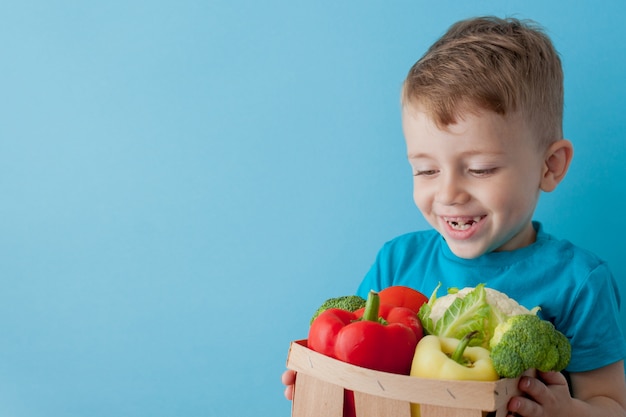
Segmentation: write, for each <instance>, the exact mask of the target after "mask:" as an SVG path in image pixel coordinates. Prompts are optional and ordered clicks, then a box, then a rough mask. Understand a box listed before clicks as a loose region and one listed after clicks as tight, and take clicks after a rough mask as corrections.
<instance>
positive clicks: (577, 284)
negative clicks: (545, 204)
mask: <svg viewBox="0 0 626 417" xmlns="http://www.w3.org/2000/svg"><path fill="white" fill-rule="evenodd" d="M534 226H535V229H536V230H537V240H536V241H535V243H533V244H531V245H529V246H526V247H523V248H521V249H517V250H514V251H503V252H491V253H487V254H485V255H482V256H480V257H478V258H475V259H463V258H459V257H457V256H456V255H454V254H453V253H452V251H451V250H450V248H449V247H448V245H447V244H446V242H445V240H444V239H443V237H442V236H441V235H440V234H439V233H437V232H436V231H434V230H429V231H421V232H413V233H408V234H405V235H402V236H399V237H397V238H395V239H393V240H391V241H389V242H387V243H386V244H385V245H384V246H383V248H382V249H381V250H380V252H379V253H378V256H377V258H376V262H375V263H374V265H373V266H372V267H371V269H370V271H369V272H368V273H367V275H366V276H365V278H364V279H363V282H362V283H361V285H360V286H359V289H358V291H357V294H358V295H360V296H362V297H367V293H368V292H369V291H370V289H373V290H376V291H379V290H381V289H383V288H385V287H389V286H391V285H405V286H407V287H412V288H414V289H416V290H418V291H420V292H422V293H423V294H425V295H426V296H430V295H431V293H432V291H433V290H434V289H435V287H436V286H437V284H438V283H439V282H441V284H442V286H441V288H440V290H439V291H440V292H439V296H441V295H444V294H445V290H446V289H447V288H450V287H458V288H459V289H462V288H464V287H475V286H476V285H478V284H480V283H485V284H486V286H487V287H490V288H493V289H496V290H498V291H502V292H504V293H505V294H507V295H508V296H509V297H511V298H513V299H515V300H516V301H518V302H519V303H520V304H521V305H523V306H525V307H526V308H528V309H531V308H533V307H535V306H540V307H541V311H540V315H541V317H542V318H544V319H546V320H550V321H551V322H552V323H554V325H555V326H556V328H557V329H558V330H560V331H561V332H562V333H564V334H565V335H566V336H567V337H568V338H569V340H570V342H571V344H572V359H571V362H570V364H569V366H568V367H567V370H568V371H569V372H583V371H588V370H592V369H597V368H600V367H603V366H606V365H609V364H611V363H614V362H617V361H619V360H621V359H623V358H624V357H626V340H625V339H624V336H623V334H622V329H621V324H620V319H619V306H620V297H619V292H618V288H617V285H616V282H615V279H614V278H613V275H612V274H611V272H610V270H609V268H608V267H607V265H606V263H605V262H603V261H602V260H600V259H599V258H598V257H597V256H595V255H594V254H592V253H590V252H588V251H585V250H583V249H581V248H579V247H576V246H574V245H573V244H572V243H570V242H568V241H565V240H558V239H556V238H554V237H553V236H551V235H549V234H547V233H545V232H544V231H543V229H542V227H541V224H539V223H536V222H535V223H534Z"/></svg>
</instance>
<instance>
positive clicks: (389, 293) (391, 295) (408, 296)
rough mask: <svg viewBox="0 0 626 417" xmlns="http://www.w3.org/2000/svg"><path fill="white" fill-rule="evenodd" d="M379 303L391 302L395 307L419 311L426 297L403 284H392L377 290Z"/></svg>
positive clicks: (425, 301)
mask: <svg viewBox="0 0 626 417" xmlns="http://www.w3.org/2000/svg"><path fill="white" fill-rule="evenodd" d="M378 294H379V295H380V303H381V304H391V305H394V306H396V307H408V308H410V309H411V310H413V311H415V314H417V313H419V311H420V308H421V307H422V305H423V304H424V303H427V302H428V297H427V296H425V295H424V294H422V293H421V292H419V291H417V290H414V289H413V288H410V287H405V286H403V285H392V286H391V287H386V288H383V289H382V290H380V291H379V292H378Z"/></svg>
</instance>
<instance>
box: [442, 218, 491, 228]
mask: <svg viewBox="0 0 626 417" xmlns="http://www.w3.org/2000/svg"><path fill="white" fill-rule="evenodd" d="M480 219H482V217H481V216H476V217H472V218H464V219H461V218H451V217H445V218H444V220H445V221H446V223H448V224H449V225H450V227H451V228H453V229H454V230H461V231H462V230H467V229H469V228H470V227H472V226H473V225H474V224H475V223H478V222H479V221H480Z"/></svg>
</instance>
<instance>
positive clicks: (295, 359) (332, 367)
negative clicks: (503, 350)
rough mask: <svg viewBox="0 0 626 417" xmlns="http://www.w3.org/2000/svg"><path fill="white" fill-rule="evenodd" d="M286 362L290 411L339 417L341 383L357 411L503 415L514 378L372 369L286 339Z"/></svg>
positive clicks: (369, 416) (386, 416)
mask: <svg viewBox="0 0 626 417" xmlns="http://www.w3.org/2000/svg"><path fill="white" fill-rule="evenodd" d="M287 368H289V369H292V370H294V371H296V372H297V373H298V375H297V378H296V386H295V391H294V398H293V403H292V413H291V415H292V417H342V414H343V398H344V395H343V393H344V389H348V390H352V391H354V400H355V410H356V415H357V417H411V406H410V404H411V403H418V404H420V411H421V417H492V416H493V417H505V416H506V415H507V409H506V408H507V403H508V401H509V399H510V398H511V397H512V396H514V395H519V394H520V391H519V390H518V389H517V384H518V381H519V379H500V380H498V381H493V382H479V381H444V380H438V379H425V378H416V377H411V376H406V375H396V374H390V373H386V372H380V371H373V370H370V369H365V368H361V367H358V366H354V365H350V364H348V363H345V362H341V361H338V360H336V359H332V358H330V357H328V356H324V355H322V354H320V353H318V352H315V351H313V350H311V349H309V348H308V347H307V341H306V340H297V341H294V342H291V346H290V349H289V356H288V358H287Z"/></svg>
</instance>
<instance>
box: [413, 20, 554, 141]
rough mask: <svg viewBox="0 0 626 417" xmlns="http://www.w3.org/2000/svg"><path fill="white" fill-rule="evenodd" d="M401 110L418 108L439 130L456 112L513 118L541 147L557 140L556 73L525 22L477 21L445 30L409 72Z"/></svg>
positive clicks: (547, 48) (541, 37)
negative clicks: (518, 115) (411, 106)
mask: <svg viewBox="0 0 626 417" xmlns="http://www.w3.org/2000/svg"><path fill="white" fill-rule="evenodd" d="M402 103H403V105H407V104H419V105H420V106H421V108H422V109H424V110H425V111H426V113H427V114H428V115H429V116H430V117H431V118H432V119H433V120H434V121H435V122H436V123H437V125H438V126H440V127H445V126H448V125H450V124H453V123H455V122H456V121H457V118H459V117H461V116H462V113H463V112H477V111H480V110H488V111H493V112H495V113H498V114H501V115H507V114H510V113H512V112H516V111H520V113H521V115H522V117H524V120H525V121H526V122H527V123H528V125H529V126H530V128H531V129H533V131H534V132H535V134H536V136H537V138H538V142H539V145H540V146H547V145H549V144H550V143H552V142H554V141H556V140H559V139H561V138H562V137H563V128H562V123H563V70H562V68H561V60H560V58H559V56H558V53H557V51H556V50H555V49H554V46H553V45H552V42H551V40H550V38H549V37H548V36H547V35H546V34H545V33H544V31H543V30H542V29H541V28H540V27H539V26H538V25H537V24H536V23H534V22H532V21H520V20H517V19H513V18H507V19H500V18H497V17H479V18H473V19H468V20H463V21H460V22H458V23H455V24H454V25H452V26H451V27H450V28H449V29H448V31H447V32H446V33H445V34H444V35H443V36H442V37H441V38H440V39H439V40H438V41H436V42H435V43H434V44H433V45H432V46H431V47H430V49H429V50H428V51H427V52H426V54H424V56H423V57H422V58H421V59H420V60H419V61H417V62H416V63H415V65H413V67H412V68H411V69H410V71H409V73H408V75H407V77H406V80H405V82H404V86H403V89H402Z"/></svg>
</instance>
